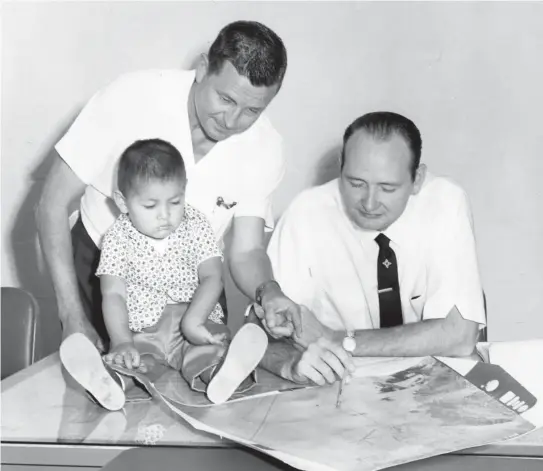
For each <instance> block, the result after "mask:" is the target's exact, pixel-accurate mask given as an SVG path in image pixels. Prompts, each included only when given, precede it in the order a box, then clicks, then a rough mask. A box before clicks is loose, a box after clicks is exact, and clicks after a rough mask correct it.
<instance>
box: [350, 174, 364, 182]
mask: <svg viewBox="0 0 543 471" xmlns="http://www.w3.org/2000/svg"><path fill="white" fill-rule="evenodd" d="M345 178H347V180H354V181H357V182H363V181H365V180H364V179H362V178H358V177H354V176H352V175H345Z"/></svg>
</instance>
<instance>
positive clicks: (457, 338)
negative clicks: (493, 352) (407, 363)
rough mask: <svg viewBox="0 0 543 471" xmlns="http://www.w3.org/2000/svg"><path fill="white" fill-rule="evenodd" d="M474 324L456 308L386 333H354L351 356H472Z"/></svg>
mask: <svg viewBox="0 0 543 471" xmlns="http://www.w3.org/2000/svg"><path fill="white" fill-rule="evenodd" d="M477 334H478V324H477V323H476V322H473V321H470V320H466V319H464V318H463V317H462V316H461V315H460V312H459V311H458V309H457V308H456V307H453V308H452V309H451V311H450V312H449V314H448V315H447V317H446V318H444V319H429V320H426V321H421V322H414V323H412V324H405V325H402V326H398V327H392V328H388V329H375V330H362V331H358V332H357V333H356V344H357V348H356V350H355V352H354V355H355V356H427V355H441V356H452V357H461V356H468V355H471V354H472V353H473V350H474V348H475V343H476V341H477Z"/></svg>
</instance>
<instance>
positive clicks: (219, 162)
mask: <svg viewBox="0 0 543 471" xmlns="http://www.w3.org/2000/svg"><path fill="white" fill-rule="evenodd" d="M194 78H195V72H194V71H182V70H145V71H139V72H131V73H128V74H125V75H123V76H121V77H119V78H118V79H117V80H115V81H114V82H112V83H111V84H109V85H108V86H106V87H104V88H103V89H101V90H99V91H98V92H97V93H96V94H95V95H94V96H93V97H92V98H91V99H90V100H89V102H88V103H87V104H86V106H85V107H84V108H83V110H82V111H81V113H80V114H79V115H78V117H77V119H76V120H75V121H74V123H73V124H72V126H71V127H70V129H69V130H68V132H67V133H66V134H65V135H64V137H63V138H62V139H61V140H60V141H59V142H58V143H57V145H56V146H55V148H56V150H57V152H58V153H59V155H60V156H61V158H62V159H64V161H65V162H66V163H67V164H68V165H69V166H70V168H71V169H72V170H73V171H74V172H75V174H76V175H77V176H78V177H79V178H80V179H81V180H82V181H83V182H84V183H86V184H87V185H88V186H87V188H86V190H85V194H84V195H83V197H82V198H81V206H80V211H81V218H82V221H83V224H84V226H85V228H86V229H87V232H88V233H89V235H90V236H91V238H92V239H93V241H94V242H95V243H96V245H97V246H100V242H101V239H102V236H103V235H104V233H105V232H106V231H107V229H108V228H109V227H110V226H111V225H112V224H113V222H114V221H115V219H116V217H117V216H118V215H119V213H118V210H117V208H116V207H115V204H114V203H113V201H112V200H111V197H112V195H113V191H114V190H115V188H116V178H117V177H116V171H117V164H118V160H119V158H120V156H121V154H122V152H123V151H124V150H125V149H126V148H127V147H128V146H129V145H130V144H132V143H133V142H134V141H136V140H139V139H152V138H160V139H163V140H166V141H168V142H170V143H171V144H173V145H174V146H175V147H176V148H177V149H178V150H179V151H180V152H181V155H182V156H183V159H184V161H185V166H186V168H187V176H188V185H187V194H186V201H187V203H189V204H191V205H192V206H194V207H196V208H197V209H199V210H200V211H202V212H203V213H204V214H205V216H206V217H207V218H208V219H209V220H210V222H211V225H212V227H213V230H214V232H215V235H216V238H217V240H221V239H222V237H223V235H224V233H225V232H226V230H227V229H228V227H229V224H230V222H231V220H232V217H233V216H236V217H237V216H257V217H261V218H263V219H264V220H265V222H266V228H267V229H268V230H271V229H272V228H273V215H272V211H271V199H272V194H273V192H274V190H275V189H276V187H277V186H278V185H279V183H280V181H281V179H282V177H283V174H284V160H283V155H282V140H281V137H280V135H279V134H278V133H277V131H276V130H275V129H274V128H273V126H272V125H271V123H270V121H269V120H268V118H267V117H266V115H265V114H262V115H261V116H260V117H259V118H258V120H257V121H256V122H255V123H254V124H253V125H252V126H251V127H250V128H249V129H248V130H246V131H244V132H243V133H241V134H238V135H235V136H232V137H230V138H228V139H226V140H224V141H221V142H218V143H217V144H216V145H215V146H214V147H213V148H212V149H211V151H210V152H209V153H208V154H207V155H206V156H205V157H204V158H203V159H201V160H200V161H199V162H198V163H197V164H196V163H195V162H194V154H193V148H192V139H191V133H190V126H189V119H188V111H187V103H188V97H189V92H190V88H191V86H192V84H193V82H194ZM219 198H221V199H222V201H224V203H225V204H223V205H217V200H218V199H219ZM232 203H236V204H235V205H233V206H232V207H231V208H230V209H227V206H230V205H232Z"/></svg>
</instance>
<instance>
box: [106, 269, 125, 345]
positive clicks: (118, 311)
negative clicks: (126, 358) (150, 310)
mask: <svg viewBox="0 0 543 471" xmlns="http://www.w3.org/2000/svg"><path fill="white" fill-rule="evenodd" d="M100 289H101V291H102V311H103V313H104V322H105V324H106V328H107V332H108V334H109V338H110V339H111V349H114V348H116V347H117V346H119V345H121V344H123V343H132V341H133V335H132V331H131V330H130V329H129V327H128V309H127V306H126V284H125V281H124V280H123V279H122V278H119V277H118V276H112V275H102V276H100Z"/></svg>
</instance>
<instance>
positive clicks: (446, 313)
mask: <svg viewBox="0 0 543 471" xmlns="http://www.w3.org/2000/svg"><path fill="white" fill-rule="evenodd" d="M421 149H422V140H421V136H420V132H419V130H418V129H417V127H416V126H415V124H414V123H413V122H412V121H410V120H409V119H407V118H405V117H403V116H401V115H398V114H395V113H389V112H375V113H369V114H366V115H364V116H362V117H360V118H358V119H356V120H355V121H354V122H353V123H352V124H351V125H350V126H349V127H348V128H347V129H346V131H345V134H344V138H343V150H342V156H341V159H342V160H341V176H340V177H339V178H338V179H336V180H333V181H331V182H329V183H327V184H325V185H322V186H319V187H316V188H310V189H308V190H305V191H303V192H302V193H301V194H300V195H298V196H297V197H296V198H295V199H294V201H293V202H292V204H291V205H290V206H289V208H288V209H287V210H286V212H285V213H284V215H283V216H282V218H281V220H280V221H279V223H278V225H277V228H276V230H275V232H274V234H273V236H272V239H271V241H270V244H269V246H268V255H269V256H270V260H271V262H272V266H273V270H274V275H275V278H276V279H277V280H278V281H279V283H280V284H281V287H282V289H283V291H284V292H285V294H286V295H287V296H289V297H290V298H291V299H292V300H294V301H295V302H296V303H298V304H300V305H304V306H306V307H307V309H304V310H303V311H302V319H303V320H302V326H303V331H302V335H301V336H297V335H294V337H293V339H294V342H292V340H291V342H290V343H285V342H284V341H278V342H275V343H272V344H271V345H270V347H269V351H268V354H267V356H266V358H265V359H264V361H263V366H264V367H266V368H268V369H269V370H271V371H274V372H276V373H279V374H281V375H282V376H284V377H287V378H289V379H293V380H295V381H298V382H304V381H307V380H311V381H313V382H316V383H318V384H324V383H325V382H333V381H335V380H336V379H337V378H338V377H341V376H342V374H343V371H344V367H345V366H348V367H351V366H352V364H351V363H350V361H349V359H348V358H349V357H348V356H347V355H346V353H345V351H344V350H345V349H347V350H350V351H352V354H353V355H354V356H426V355H443V356H468V355H470V354H472V352H473V350H474V346H475V343H476V339H477V335H478V331H479V329H480V328H482V327H484V325H485V322H486V318H485V310H484V302H483V290H482V287H481V281H480V277H479V270H478V264H477V254H476V247H475V238H474V231H473V222H472V218H471V212H470V208H469V203H468V199H467V197H466V194H465V193H464V191H463V190H462V189H461V188H460V187H459V186H458V185H457V184H456V183H454V182H452V181H451V180H449V179H446V178H441V177H436V176H433V175H431V174H430V173H429V172H427V170H426V166H425V165H424V164H421V163H420V158H421ZM376 239H377V240H376Z"/></svg>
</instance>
